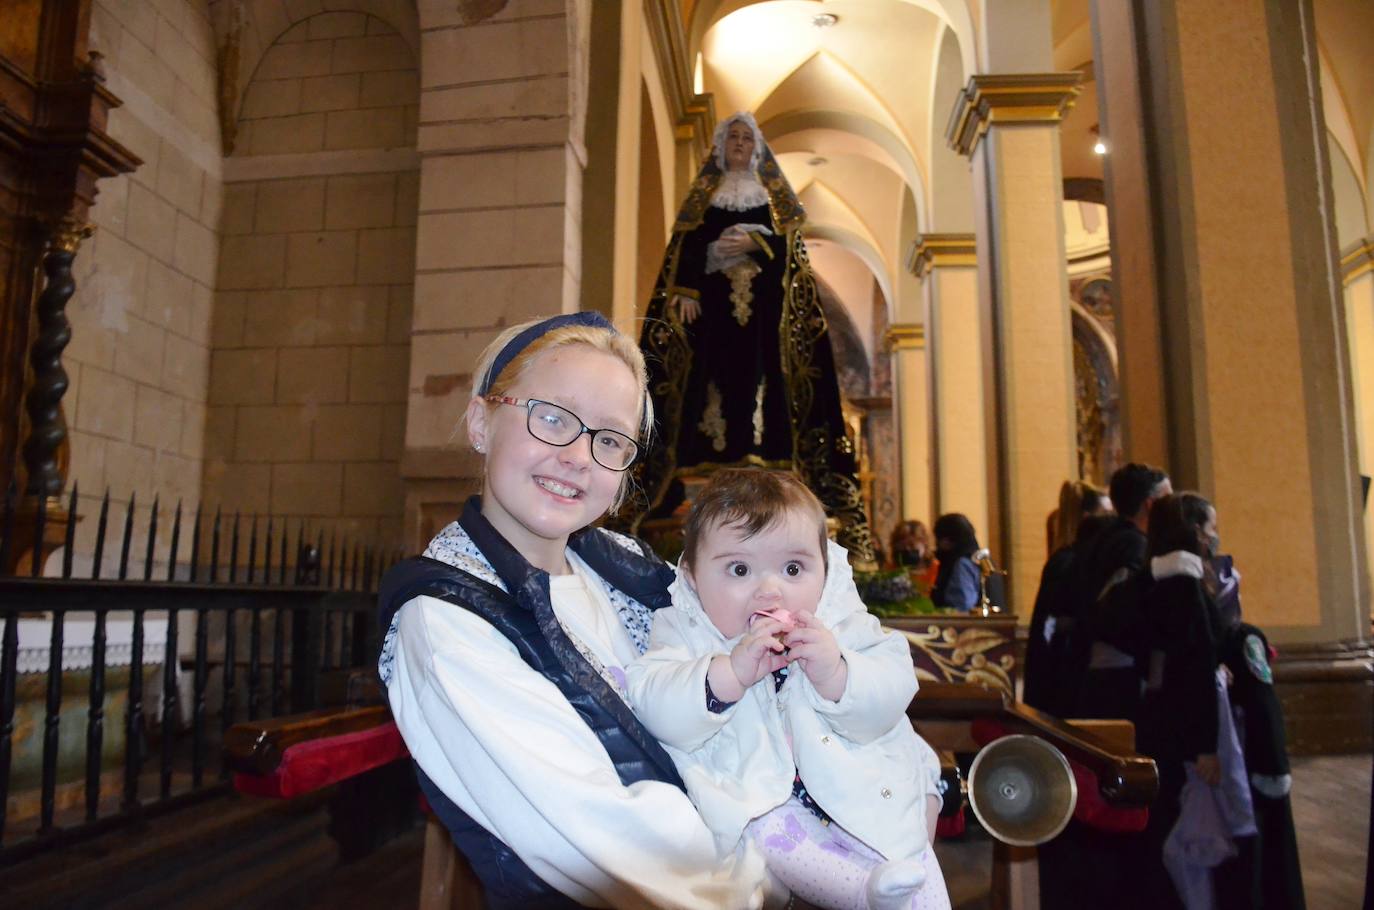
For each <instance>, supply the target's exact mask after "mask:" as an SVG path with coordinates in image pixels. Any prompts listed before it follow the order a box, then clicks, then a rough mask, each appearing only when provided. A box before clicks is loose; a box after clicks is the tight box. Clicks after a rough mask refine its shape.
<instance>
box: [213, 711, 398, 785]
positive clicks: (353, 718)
mask: <svg viewBox="0 0 1374 910" xmlns="http://www.w3.org/2000/svg"><path fill="white" fill-rule="evenodd" d="M388 723H391V709H390V708H387V707H386V706H384V705H372V706H368V707H361V708H322V709H320V710H318V711H307V712H305V713H304V714H290V715H286V716H284V717H274V718H272V719H270V720H256V721H248V722H245V723H241V724H235V725H234V726H232V727H230V728H229V732H228V733H226V734H225V736H224V755H225V759H226V761H227V762H228V763H229V767H230V768H232V769H233V770H235V771H238V772H239V773H241V774H256V775H267V774H271V773H272V772H273V771H275V770H276V769H277V766H278V765H280V764H281V760H282V755H283V753H285V752H286V750H287V749H288V748H289V747H291V746H294V745H296V744H298V743H303V742H309V741H311V740H317V739H326V738H328V737H331V736H342V735H344V734H347V733H357V732H360V731H362V730H368V729H371V728H373V727H379V726H381V725H383V724H388Z"/></svg>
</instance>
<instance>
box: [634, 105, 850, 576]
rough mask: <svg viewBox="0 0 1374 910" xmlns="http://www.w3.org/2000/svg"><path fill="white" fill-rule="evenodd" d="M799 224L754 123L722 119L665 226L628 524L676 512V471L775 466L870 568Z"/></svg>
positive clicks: (679, 474) (798, 209)
mask: <svg viewBox="0 0 1374 910" xmlns="http://www.w3.org/2000/svg"><path fill="white" fill-rule="evenodd" d="M805 221H806V213H805V212H804V211H803V209H802V206H801V203H800V202H799V201H798V200H797V196H796V194H795V193H793V192H792V188H791V187H790V186H789V185H788V183H787V178H786V177H785V176H784V175H783V173H782V170H781V168H779V167H778V163H777V161H776V159H774V157H773V155H772V153H771V152H770V151H769V149H768V146H767V144H766V143H765V142H764V139H763V135H762V133H760V132H759V129H758V126H757V125H756V124H755V122H754V118H753V116H752V115H751V114H748V113H738V114H735V115H734V116H732V117H729V118H728V119H726V120H725V121H723V122H722V123H721V124H720V125H719V127H717V129H716V134H715V144H714V147H713V149H712V154H711V157H710V158H708V159H707V161H706V163H705V164H703V165H702V168H701V171H700V173H699V174H698V175H697V179H696V180H695V181H694V182H693V184H692V188H691V190H690V192H689V193H688V194H687V198H686V200H685V201H684V202H683V204H682V208H681V210H680V211H679V212H678V216H677V220H676V221H675V223H674V224H673V233H672V237H671V239H670V240H669V242H668V248H667V250H666V252H665V253H664V257H663V269H662V271H661V272H660V275H659V281H658V284H657V286H656V287H655V289H654V294H653V297H652V298H651V299H650V301H649V309H648V314H647V319H646V321H645V325H644V330H643V333H642V335H641V337H640V347H641V348H642V349H643V350H644V352H645V354H646V355H647V359H648V363H649V387H650V389H651V390H652V394H653V396H654V408H655V411H656V412H657V413H658V415H659V419H660V421H661V427H662V438H661V439H660V444H659V445H658V446H656V447H655V449H654V451H653V452H651V453H650V454H649V457H648V458H647V459H646V460H645V462H644V463H643V465H642V466H641V467H640V468H638V469H637V470H638V471H639V477H640V478H641V486H642V490H643V495H642V496H637V497H636V498H635V500H634V501H633V502H632V503H631V509H630V519H631V520H630V527H631V528H635V527H637V526H638V522H639V521H640V520H642V519H643V518H644V517H650V518H662V517H666V516H668V515H670V514H672V513H673V511H674V510H675V509H676V508H677V507H678V506H679V505H680V504H681V503H682V501H683V498H684V495H685V494H684V488H683V478H684V477H693V476H704V475H706V474H709V473H711V472H712V471H714V470H715V469H717V468H720V467H723V466H733V467H747V466H756V467H766V468H778V469H782V470H790V471H794V472H796V473H797V474H798V476H800V477H801V478H802V479H803V480H804V481H805V483H806V484H807V486H808V487H810V488H811V489H812V490H814V491H815V492H816V495H817V496H819V497H820V499H821V501H822V503H823V504H824V505H825V510H826V512H827V514H829V515H830V516H832V517H834V518H836V519H837V520H838V521H839V529H838V532H837V541H838V542H839V543H840V545H841V546H843V547H844V548H845V549H846V550H848V551H849V553H850V554H851V558H852V559H853V560H854V561H856V562H871V561H872V559H873V545H872V541H871V540H870V538H869V529H868V520H867V518H866V516H865V514H864V509H863V501H862V498H861V496H860V493H859V486H858V483H857V480H856V467H855V461H854V450H853V446H852V445H851V443H850V441H849V439H848V438H847V437H846V435H845V424H844V415H843V413H842V411H841V408H840V393H839V385H838V382H837V378H836V377H837V373H836V369H835V359H834V354H833V353H832V351H831V347H830V336H829V331H828V328H827V325H826V319H825V314H824V312H823V311H822V310H821V303H820V296H819V294H818V292H817V290H816V281H815V278H814V277H813V275H812V273H811V266H810V264H809V262H808V260H807V256H806V246H805V244H804V243H803V241H802V228H803V226H804V224H805Z"/></svg>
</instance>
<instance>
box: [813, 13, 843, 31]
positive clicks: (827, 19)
mask: <svg viewBox="0 0 1374 910" xmlns="http://www.w3.org/2000/svg"><path fill="white" fill-rule="evenodd" d="M839 21H840V17H839V16H837V15H835V14H834V13H817V14H816V15H814V16H812V17H811V24H812V25H814V26H815V27H816V28H830V26H832V25H834V24H835V23H836V22H839Z"/></svg>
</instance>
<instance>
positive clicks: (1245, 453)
mask: <svg viewBox="0 0 1374 910" xmlns="http://www.w3.org/2000/svg"><path fill="white" fill-rule="evenodd" d="M1223 12H1224V15H1223ZM1311 16H1312V4H1311V3H1306V2H1303V3H1283V2H1279V0H1253V2H1248V3H1243V4H1233V3H1226V4H1224V5H1223V4H1222V3H1221V2H1220V0H1214V2H1180V0H1158V2H1155V3H1150V4H1139V3H1135V2H1132V0H1095V3H1094V26H1095V27H1094V29H1093V31H1094V35H1095V38H1096V40H1097V46H1098V53H1097V55H1096V56H1097V57H1098V59H1099V60H1102V61H1110V62H1109V63H1108V64H1107V65H1105V66H1103V67H1102V68H1101V69H1100V70H1099V73H1098V86H1099V99H1100V112H1101V124H1102V135H1103V137H1104V141H1105V142H1106V143H1107V146H1108V149H1109V152H1108V158H1109V160H1110V162H1111V168H1110V169H1109V170H1108V172H1107V181H1106V189H1107V202H1108V205H1109V206H1110V207H1111V209H1112V211H1113V221H1112V235H1113V236H1112V246H1113V248H1114V249H1136V248H1144V249H1147V250H1148V251H1149V254H1150V255H1149V256H1148V257H1144V256H1142V257H1137V258H1136V259H1135V260H1134V261H1133V263H1129V264H1130V265H1132V269H1131V270H1129V271H1128V270H1127V269H1126V268H1124V267H1123V268H1121V270H1120V271H1119V273H1118V274H1117V276H1116V279H1117V280H1116V285H1117V286H1118V287H1120V288H1122V289H1123V290H1125V289H1127V288H1133V287H1136V286H1137V285H1136V279H1137V277H1139V276H1144V277H1145V278H1146V279H1147V281H1148V286H1149V287H1150V288H1153V289H1154V290H1153V292H1152V293H1149V294H1137V295H1135V296H1130V295H1127V294H1123V296H1122V297H1121V300H1120V309H1119V312H1121V313H1122V319H1123V324H1124V322H1125V320H1130V319H1133V320H1135V322H1136V323H1137V324H1143V325H1148V326H1150V327H1151V328H1152V329H1153V330H1154V331H1157V332H1158V335H1159V339H1160V344H1159V349H1160V351H1161V353H1162V357H1161V359H1160V360H1159V362H1158V367H1157V369H1160V372H1161V373H1162V374H1163V377H1164V380H1163V384H1162V389H1161V390H1160V391H1161V393H1162V395H1161V399H1160V410H1161V411H1162V413H1163V416H1164V418H1165V419H1164V420H1163V421H1160V422H1159V423H1160V425H1162V426H1163V427H1164V428H1165V431H1166V434H1167V435H1166V438H1165V443H1166V446H1167V451H1168V468H1169V470H1170V472H1171V473H1172V474H1173V476H1174V486H1175V487H1184V488H1186V487H1195V488H1197V489H1199V490H1200V491H1202V493H1203V494H1204V495H1207V496H1208V497H1209V498H1210V499H1212V500H1213V501H1214V502H1215V503H1216V505H1217V511H1218V513H1219V517H1220V524H1221V534H1222V542H1223V546H1224V548H1225V549H1226V551H1228V552H1230V553H1233V554H1234V555H1235V558H1236V563H1237V565H1238V567H1239V568H1240V570H1241V571H1242V572H1243V573H1244V574H1245V581H1244V583H1243V591H1244V595H1243V597H1244V607H1245V616H1246V619H1247V620H1248V621H1250V622H1253V623H1255V624H1256V625H1258V626H1260V627H1262V628H1264V629H1265V630H1266V631H1267V632H1268V633H1269V634H1270V636H1271V637H1273V638H1275V639H1277V640H1278V641H1280V642H1284V643H1286V647H1284V646H1281V647H1280V664H1279V665H1278V666H1277V667H1276V668H1275V675H1276V679H1278V680H1280V681H1281V682H1282V683H1283V684H1284V685H1285V686H1287V687H1288V689H1287V691H1288V692H1289V694H1294V693H1296V692H1298V691H1299V690H1301V694H1302V699H1301V701H1293V702H1290V703H1289V704H1288V709H1289V714H1288V722H1289V723H1288V727H1289V734H1290V739H1291V740H1293V741H1294V743H1295V747H1296V748H1298V749H1310V748H1328V747H1339V748H1342V749H1344V750H1349V751H1354V750H1357V749H1359V748H1366V749H1367V748H1368V747H1369V736H1370V734H1369V711H1370V705H1369V689H1368V684H1369V679H1370V675H1369V672H1368V663H1367V662H1368V654H1369V649H1368V643H1367V638H1368V629H1369V601H1368V590H1369V585H1368V561H1367V556H1366V550H1365V540H1364V537H1365V530H1364V522H1363V521H1362V519H1361V515H1360V488H1359V478H1358V461H1357V457H1358V456H1357V427H1358V421H1359V416H1358V413H1357V409H1356V407H1355V400H1356V398H1355V396H1356V394H1357V393H1356V391H1355V382H1354V381H1353V377H1352V364H1351V360H1352V358H1351V356H1350V348H1349V347H1348V346H1347V340H1346V319H1345V314H1344V313H1343V309H1342V305H1341V287H1340V284H1339V281H1340V276H1341V272H1340V270H1339V267H1338V264H1337V263H1338V257H1337V251H1336V241H1335V229H1334V226H1333V224H1332V218H1331V212H1332V203H1331V189H1330V164H1329V157H1328V153H1327V145H1326V143H1327V139H1326V129H1325V125H1324V123H1323V120H1322V108H1321V88H1320V82H1319V78H1318V70H1317V66H1318V46H1317V39H1316V33H1315V28H1314V26H1313V23H1312V18H1311ZM1123 49H1124V53H1117V51H1119V50H1123ZM1126 58H1132V59H1134V60H1136V61H1139V62H1138V63H1137V64H1136V65H1135V66H1131V67H1130V68H1129V70H1127V69H1122V68H1119V67H1124V66H1125V65H1126V64H1125V63H1123V62H1122V61H1124V60H1125V59H1126ZM1123 146H1124V148H1123ZM1117 211H1122V212H1130V213H1132V217H1131V218H1129V219H1117V218H1116V217H1115V212H1117ZM1118 265H1121V266H1125V265H1128V263H1127V262H1125V260H1124V259H1123V260H1121V261H1120V262H1119V263H1118ZM1355 266H1357V264H1354V265H1352V268H1351V269H1350V271H1348V272H1347V277H1348V278H1350V279H1352V280H1353V279H1358V278H1359V277H1360V276H1356V275H1354V273H1355V272H1356V271H1358V270H1359V269H1358V267H1355ZM1359 296H1361V289H1360V288H1355V293H1354V294H1353V295H1352V298H1358V297H1359ZM1361 309H1362V308H1361V307H1360V306H1358V305H1356V306H1354V307H1352V310H1354V311H1355V313H1354V315H1355V316H1356V318H1358V319H1363V318H1364V317H1365V313H1363V312H1359V311H1360V310H1361ZM1364 309H1367V308H1364ZM1124 337H1127V338H1129V336H1124ZM1128 344H1129V342H1128ZM1131 376H1132V374H1131V373H1129V372H1127V374H1126V378H1127V379H1128V380H1129V379H1130V378H1131ZM1123 392H1124V395H1125V397H1126V400H1127V407H1126V408H1125V415H1126V418H1127V420H1134V419H1135V418H1136V417H1137V415H1139V414H1140V413H1141V411H1140V410H1139V409H1137V408H1135V407H1134V406H1133V405H1132V404H1130V401H1131V398H1132V397H1133V396H1136V395H1137V394H1139V393H1140V389H1139V387H1138V386H1133V385H1132V384H1131V383H1130V382H1127V384H1126V385H1125V388H1124V390H1123ZM1150 394H1154V393H1153V392H1151V391H1150V390H1146V395H1147V397H1148V395H1150ZM1357 652H1358V653H1357ZM1360 655H1363V656H1360ZM1295 659H1296V660H1297V664H1301V666H1298V665H1297V664H1295V663H1294V661H1295ZM1285 664H1287V666H1285ZM1290 671H1291V672H1290ZM1280 691H1281V693H1282V692H1283V691H1285V690H1284V689H1281V690H1280Z"/></svg>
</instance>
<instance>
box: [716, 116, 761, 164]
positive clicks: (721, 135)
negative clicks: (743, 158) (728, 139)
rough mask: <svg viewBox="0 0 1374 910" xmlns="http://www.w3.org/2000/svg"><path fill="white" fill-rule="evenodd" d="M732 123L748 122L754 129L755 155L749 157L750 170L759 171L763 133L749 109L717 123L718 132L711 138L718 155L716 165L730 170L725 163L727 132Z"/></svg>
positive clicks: (750, 127)
mask: <svg viewBox="0 0 1374 910" xmlns="http://www.w3.org/2000/svg"><path fill="white" fill-rule="evenodd" d="M732 123H744V124H747V125H748V127H749V129H751V130H753V131H754V155H753V157H752V158H750V159H749V170H750V171H751V172H752V171H757V170H758V169H759V162H760V161H762V160H763V148H764V143H763V133H761V132H759V125H758V123H756V122H755V121H754V115H753V114H751V113H749V112H748V111H739V112H738V113H736V114H734V115H732V116H731V117H730V118H728V119H726V120H722V121H721V122H720V123H717V124H716V134H715V136H713V137H712V140H711V141H712V142H713V143H714V146H713V151H714V154H715V156H716V167H718V168H720V169H721V171H722V172H728V171H729V170H730V169H729V167H727V166H726V164H725V133H726V132H727V131H728V130H729V129H730V124H732Z"/></svg>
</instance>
